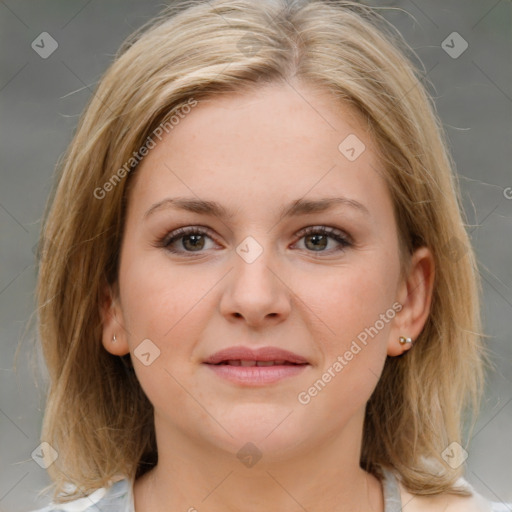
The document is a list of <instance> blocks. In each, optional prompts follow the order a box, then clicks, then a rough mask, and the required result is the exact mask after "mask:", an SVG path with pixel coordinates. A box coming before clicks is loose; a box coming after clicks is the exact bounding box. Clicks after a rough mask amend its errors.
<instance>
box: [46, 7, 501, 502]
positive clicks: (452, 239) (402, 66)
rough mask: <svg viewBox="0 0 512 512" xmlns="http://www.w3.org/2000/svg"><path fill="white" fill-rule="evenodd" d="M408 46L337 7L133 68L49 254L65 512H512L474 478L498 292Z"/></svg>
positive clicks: (155, 44)
mask: <svg viewBox="0 0 512 512" xmlns="http://www.w3.org/2000/svg"><path fill="white" fill-rule="evenodd" d="M399 45H400V42H399V40H398V39H395V38H394V36H393V35H392V34H391V33H388V31H387V29H386V28H385V26H384V24H382V22H381V20H380V19H379V18H378V17H377V16H376V15H374V14H373V13H372V12H371V11H370V10H369V9H367V8H364V7H362V6H360V5H358V4H352V3H348V2H347V3H345V2H343V3H341V2H327V1H319V0H314V1H311V2H289V1H284V0H282V1H266V2H250V1H249V0H213V1H211V2H201V1H199V2H198V1H194V2H190V1H189V2H181V3H180V4H179V5H178V6H176V7H174V8H172V9H168V10H166V11H164V12H163V14H162V15H161V16H160V17H159V18H158V19H156V20H154V21H153V22H152V23H151V24H150V25H149V26H148V27H144V29H143V30H142V31H140V32H139V33H137V34H135V35H134V37H132V38H131V39H130V40H128V41H127V42H126V44H125V45H123V47H122V48H121V50H120V52H119V55H118V56H117V58H116V60H115V62H114V63H113V64H112V66H111V67H110V68H109V70H108V71H107V73H106V74H105V76H104V77H103V79H102V80H101V83H100V85H99V87H98V90H97V92H96V94H95V95H94V96H93V98H92V99H91V102H90V104H89V105H88V107H87V110H86V112H85V114H84V116H83V118H82V121H81V123H80V125H79V128H78V131H77V133H76V135H75V138H74V140H73V142H72V144H71V146H70V148H69V151H68V153H67V155H66V158H65V161H64V164H63V166H62V172H61V175H60V177H59V180H58V185H57V188H56V191H55V195H54V197H53V199H52V201H51V207H50V209H49V211H48V214H47V218H46V222H45V226H44V232H43V236H42V251H41V264H40V275H39V288H38V299H39V302H40V310H39V311H40V332H41V339H42V344H43V350H44V355H45V359H46V362H47V366H48V370H49V373H50V379H51V386H50V390H49V397H48V404H47V409H46V413H45V418H44V424H43V432H42V439H43V440H44V441H45V442H47V443H49V447H48V448H49V449H48V450H46V456H51V457H52V463H51V464H50V465H49V467H48V471H49V474H50V476H51V477H52V479H53V480H54V484H55V492H54V501H55V503H54V504H52V505H49V506H48V507H47V508H46V509H43V510H46V511H49V510H96V508H99V509H102V510H107V509H108V510H123V511H124V510H132V511H133V510H136V511H137V512H146V511H152V512H153V511H160V510H189V511H194V510H210V511H217V510H247V509H250V510H251V511H260V510H290V511H292V510H308V511H315V510H340V511H348V510H365V511H369V510H373V511H379V512H382V511H384V512H389V511H395V510H402V509H403V510H406V511H407V512H415V511H421V510H454V511H455V510H464V511H469V510H472V511H473V510H474V511H477V510H479V511H480V510H494V511H498V510H506V508H503V507H504V506H505V505H504V504H501V505H500V504H498V503H491V502H489V501H488V500H486V499H485V498H483V497H482V496H480V495H478V494H477V493H476V492H474V490H473V489H471V487H470V486H469V484H468V483H467V482H466V480H465V479H464V478H463V463H464V460H465V458H466V457H467V451H466V449H465V448H464V446H465V447H466V448H468V445H467V443H466V442H465V440H463V439H462V434H461V430H462V424H463V423H462V419H463V414H464V412H465V410H466V408H469V407H472V411H473V412H476V410H477V408H478V403H479V389H480V388H481V383H482V379H483V370H484V363H485V361H486V356H485V351H484V348H483V345H482V342H481V339H480V336H479V332H480V319H479V302H478V281H477V278H478V273H477V270H476V264H475V259H474V255H473V252H472V250H471V247H470V244H469V240H468V237H467V234H466V232H465V229H464V219H463V217H462V213H461V211H462V209H461V207H460V196H459V191H458V186H457V182H456V179H455V175H454V173H453V172H452V168H451V162H450V158H449V156H448V154H447V150H446V147H445V143H444V140H443V135H442V130H441V128H440V123H439V121H438V119H437V117H436V115H435V114H434V111H433V107H432V105H431V101H430V99H429V98H428V96H427V94H426V92H425V89H424V88H423V86H422V85H421V83H420V82H419V80H418V78H417V76H416V73H415V71H414V69H413V67H412V65H411V64H410V63H409V61H408V60H407V58H406V57H405V56H404V54H403V53H401V52H400V50H399V49H397V48H398V46H399ZM468 449H469V448H468ZM48 454H50V455H48ZM70 500H73V501H72V503H67V504H66V502H69V501H70ZM66 507H68V508H66ZM108 507H111V508H108ZM500 507H501V508H500Z"/></svg>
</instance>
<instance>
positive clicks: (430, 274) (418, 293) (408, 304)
mask: <svg viewBox="0 0 512 512" xmlns="http://www.w3.org/2000/svg"><path fill="white" fill-rule="evenodd" d="M409 269H410V270H409V274H408V276H407V279H406V280H405V281H404V282H403V283H402V284H401V288H400V290H399V299H400V303H401V304H402V309H401V310H400V312H399V313H398V314H397V315H396V316H395V319H394V324H393V328H392V329H391V333H390V339H389V343H388V352H387V353H388V355H390V356H398V355H401V354H403V353H404V352H406V351H407V350H410V348H411V347H412V346H413V345H414V341H415V340H416V339H417V338H418V336H419V335H420V334H421V331H422V330H423V328H424V326H425V323H426V321H427V319H428V316H429V314H430V306H431V301H432V295H433V287H434V275H435V272H434V270H435V269H434V257H433V255H432V252H431V251H430V250H429V249H428V248H427V247H420V248H419V249H417V250H416V251H415V252H414V254H413V255H412V256H411V262H410V267H409Z"/></svg>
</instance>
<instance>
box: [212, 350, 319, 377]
mask: <svg viewBox="0 0 512 512" xmlns="http://www.w3.org/2000/svg"><path fill="white" fill-rule="evenodd" d="M233 360H245V361H285V362H286V363H287V364H283V365H273V366H232V365H229V364H219V363H222V362H223V361H233ZM203 364H205V366H206V367H207V368H209V369H210V370H212V371H213V372H214V373H215V374H216V375H217V376H218V377H221V378H223V379H226V380H228V381H230V382H233V383H235V384H238V385H241V386H264V385H266V384H272V383H275V382H278V381H281V380H283V379H286V378H289V377H293V376H296V375H299V374H300V373H302V372H303V371H304V370H305V369H306V368H307V367H308V366H310V364H309V363H308V361H307V360H306V359H305V358H304V357H302V356H300V355H298V354H294V353H293V352H290V351H288V350H283V349H280V348H277V347H262V348H259V349H251V348H248V347H243V346H237V347H230V348H227V349H224V350H220V351H219V352H215V354H212V355H211V356H210V357H209V358H208V359H207V360H206V361H204V363H203Z"/></svg>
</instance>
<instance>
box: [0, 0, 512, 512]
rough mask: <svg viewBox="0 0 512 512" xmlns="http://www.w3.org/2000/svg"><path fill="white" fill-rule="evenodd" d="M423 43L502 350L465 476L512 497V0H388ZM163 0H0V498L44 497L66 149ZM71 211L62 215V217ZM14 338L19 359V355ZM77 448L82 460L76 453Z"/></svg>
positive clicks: (1, 506) (492, 342)
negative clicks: (58, 215)
mask: <svg viewBox="0 0 512 512" xmlns="http://www.w3.org/2000/svg"><path fill="white" fill-rule="evenodd" d="M367 3H370V4H371V5H376V6H378V7H393V9H392V10H383V11H382V14H384V16H385V17H386V18H387V19H388V20H389V21H391V22H392V23H393V24H394V25H395V26H396V27H397V29H398V30H399V31H400V33H401V34H402V35H403V37H404V38H405V40H406V41H407V42H408V43H409V44H410V45H411V47H412V48H413V49H414V50H415V51H416V53H417V55H418V57H419V58H420V60H421V62H422V63H423V65H424V69H425V73H426V79H425V81H426V83H428V87H429V90H430V92H431V94H432V95H433V96H434V98H435V102H436V105H437V109H438V112H439V115H440V117H441V119H442V121H443V124H444V126H445V129H446V132H447V136H448V139H449V144H450V149H451V151H452V154H453V156H454V159H455V162H456V164H457V172H458V175H459V179H460V183H461V188H462V195H463V199H464V208H465V211H466V215H467V217H468V224H469V225H468V231H469V233H470V236H471V239H472V243H473V246H474V248H475V250H476V253H477V257H478V261H479V267H480V273H481V276H482V282H483V301H482V313H483V319H484V328H485V332H486V333H487V334H488V335H489V339H488V340H487V341H486V345H487V347H488V349H489V351H490V353H491V356H492V360H493V362H494V364H495V370H494V371H493V372H492V373H489V375H488V380H487V387H486V390H485V399H484V402H483V407H482V410H481V414H480V417H479V421H478V423H477V426H476V427H475V429H474V432H473V436H472V439H471V442H470V444H469V447H468V458H467V460H466V462H465V469H466V478H467V480H468V481H469V482H470V483H471V484H472V485H473V486H474V487H475V488H476V490H477V491H478V492H480V493H481V494H483V495H484V496H486V497H487V498H488V499H491V500H493V501H512V463H511V461H512V339H511V333H512V325H511V322H510V318H512V171H511V162H512V150H511V141H512V137H511V135H512V133H511V132H512V129H511V127H512V115H511V114H512V89H511V84H512V80H511V79H512V60H511V41H512V38H511V35H512V29H511V27H512V6H511V2H510V1H509V0H499V1H496V0H451V1H444V0H429V1H428V2H425V1H424V2H421V3H420V1H419V0H416V2H413V1H411V0H403V1H402V0H400V1H393V0H385V1H382V2H381V1H373V2H367ZM164 5H165V4H164V3H162V2H156V1H153V0H150V1H148V0H124V1H121V0H107V1H105V0H103V1H100V0H67V1H64V0H60V1H57V0H39V1H37V2H36V1H28V0H18V1H16V0H0V38H1V44H0V56H1V68H0V73H1V74H0V108H1V114H0V127H1V128H0V129H1V137H0V148H1V153H0V154H1V167H0V173H1V186H0V232H1V244H0V511H2V512H7V511H9V512H22V511H28V510H31V509H34V508H37V507H41V506H43V505H45V504H46V503H48V502H49V500H50V498H49V496H41V497H38V496H37V494H38V492H39V491H40V490H41V489H42V488H43V487H44V486H45V485H47V484H48V483H50V480H49V478H48V476H47V474H46V471H45V469H43V468H41V467H40V466H39V465H38V464H37V463H36V460H35V459H37V457H34V458H32V456H33V454H34V452H35V450H37V449H38V446H39V444H40V442H41V440H40V429H41V422H42V416H43V411H44V404H45V380H44V378H45V370H44V364H43V363H42V361H41V359H40V357H39V356H38V353H37V351H36V349H35V348H34V347H35V331H34V328H33V326H32V327H31V326H30V324H29V323H28V322H29V320H30V319H31V318H32V319H33V317H34V314H35V313H34V312H35V302H34V288H35V283H36V275H37V268H36V265H35V254H34V253H35V246H36V243H37V240H38V233H39V229H40V222H41V217H42V214H43V210H44V206H45V202H46V199H47V197H48V194H49V193H50V190H51V185H52V176H53V173H54V168H55V164H56V162H57V160H58V159H59V156H60V155H61V154H62V153H63V152H64V150H65V148H66V147H67V145H68V144H69V142H70V141H71V138H72V135H73V133H74V131H75V129H76V126H77V122H78V119H79V115H80V113H81V111H82V109H83V108H84V106H85V104H86V102H87V101H88V99H89V98H90V96H91V94H92V93H93V91H94V90H95V87H96V84H97V82H98V80H99V78H100V76H101V75H102V74H103V72H104V71H105V70H106V68H107V67H108V65H109V64H110V63H111V62H112V59H113V55H114V53H115V52H116V51H117V49H118V47H119V45H120V44H121V42H122V41H123V40H124V39H125V37H127V36H128V35H129V34H130V33H131V32H132V31H134V30H135V29H137V28H138V27H139V26H141V25H142V24H143V23H145V22H146V21H148V20H149V19H150V18H151V17H153V16H154V15H156V14H157V13H158V12H159V11H160V9H161V8H162V7H163V6H164ZM63 221H65V219H63ZM17 349H18V354H17V359H15V355H16V351H17ZM77 462H78V461H77Z"/></svg>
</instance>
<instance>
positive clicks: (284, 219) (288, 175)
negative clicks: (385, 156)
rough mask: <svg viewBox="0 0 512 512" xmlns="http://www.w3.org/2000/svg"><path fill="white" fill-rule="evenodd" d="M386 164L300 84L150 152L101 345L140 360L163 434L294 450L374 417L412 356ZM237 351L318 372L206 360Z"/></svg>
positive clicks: (361, 134)
mask: <svg viewBox="0 0 512 512" xmlns="http://www.w3.org/2000/svg"><path fill="white" fill-rule="evenodd" d="M296 91H297V92H296ZM299 92H300V94H299ZM347 137H348V139H347ZM363 144H364V146H363ZM380 169H381V166H380V163H379V162H378V160H377V159H376V156H375V152H374V149H373V145H372V141H371V140H370V138H369V136H368V133H367V131H366V128H365V125H364V124H363V123H362V122H361V120H360V118H359V117H358V115H357V113H355V112H354V111H353V110H351V109H350V108H349V107H347V106H341V105H339V104H338V103H335V102H334V100H333V99H332V97H330V96H329V95H328V93H326V92H321V91H319V90H316V89H313V88H311V87H309V86H306V85H304V84H302V85H297V87H296V90H294V89H292V88H290V87H289V86H288V85H286V86H282V85H272V86H270V85H269V86H266V87H264V88H260V89H258V90H256V91H253V92H250V93H249V92H247V93H240V94H234V95H231V96H229V97H228V96H226V97H222V98H218V97H217V98H212V99H210V100H208V101H201V102H200V103H199V104H198V106H196V107H195V108H193V109H192V111H191V112H190V113H189V114H188V115H187V116H186V117H184V118H183V119H182V120H181V121H180V122H179V124H178V125H176V126H174V128H173V130H172V131H170V132H169V134H168V135H166V136H165V137H164V138H163V139H162V141H161V142H159V143H158V144H157V145H156V147H154V148H153V149H151V151H150V152H149V154H148V155H147V156H146V157H145V158H144V160H143V161H142V163H141V165H140V167H139V168H138V170H137V175H136V176H133V178H134V179H135V178H136V179H135V182H134V183H133V184H132V185H133V187H132V189H131V193H130V197H129V204H128V211H127V218H126V224H125V231H124V235H123V242H122V247H121V259H120V269H119V283H118V284H119V296H118V297H117V301H115V305H114V306H113V307H112V310H111V311H112V314H110V315H109V314H106V320H105V323H104V345H105V347H106V348H107V350H109V351H110V352H112V353H116V354H119V355H121V354H123V353H127V352H128V351H130V353H131V357H132V361H133V365H134V368H135V371H136V375H137V378H138V380H139V382H140V384H141V386H142V388H143V389H144V391H145V393H146V395H147V396H148V398H149V400H150V401H151V402H152V404H153V405H154V408H155V425H156V429H157V432H158V431H160V432H163V431H165V432H168V433H169V435H174V436H175V437H179V436H181V437H182V438H187V439H194V441H195V442H196V443H197V442H200V443H203V444H210V445H215V446H217V447H220V448H222V449H223V450H228V451H230V452H235V453H236V452H237V451H238V450H239V449H240V447H241V446H243V445H244V444H245V443H246V442H248V441H252V442H254V443H257V444H258V443H259V445H258V446H259V447H260V448H261V449H266V450H268V453H275V454H281V455H282V453H284V452H285V451H286V450H293V449H296V447H298V446H301V447H302V448H303V449H304V448H305V447H308V446H309V447H312V446H314V445H315V443H319V442H321V441H322V439H325V438H326V436H332V435H333V434H334V433H336V432H339V431H341V430H342V429H343V428H345V427H347V426H348V425H349V424H350V423H351V420H353V419H354V418H359V419H361V418H362V414H363V411H364V407H365V404H366V402H367V401H368V399H369V398H370V395H371V394H372V391H373V390H374V388H375V386H376V384H377V382H378V379H379V376H380V374H381V371H382V367H383V365H384V362H385V359H386V356H387V355H399V354H400V353H402V352H403V351H404V350H406V348H400V347H401V346H400V345H399V343H398V341H397V340H398V336H400V335H403V334H404V333H403V331H402V327H403V326H404V321H405V320H404V319H405V317H406V315H405V313H404V312H405V311H406V310H407V309H406V308H405V307H404V308H403V307H402V306H403V304H402V302H401V301H403V302H405V298H406V295H404V294H406V288H405V285H404V284H403V283H401V282H400V280H399V272H400V267H399V253H398V235H397V228H396V223H395V219H394V216H393V205H392V202H391V198H390V195H389V192H388V190H387V188H386V185H385V183H384V180H383V178H382V176H381V173H380ZM178 198H180V199H181V200H187V201H189V203H188V204H189V206H188V208H185V207H183V203H182V205H181V207H180V205H179V204H178V203H177V202H172V201H170V199H174V200H176V199H178ZM299 199H300V200H301V201H302V202H301V203H299V204H300V205H301V207H300V208H299V207H298V204H297V200H299ZM325 200H334V201H333V202H332V203H331V204H330V206H329V207H327V208H326V206H327V204H328V202H327V201H325ZM191 201H194V202H195V208H194V207H193V203H190V202H191ZM200 201H208V202H210V203H209V204H210V206H211V204H212V203H214V202H215V203H217V204H218V206H219V208H220V209H221V210H220V211H214V212H213V213H212V212H211V211H208V209H207V208H204V205H203V207H202V208H199V204H200V203H199V202H200ZM320 201H324V202H323V203H322V202H320ZM207 204H208V203H207ZM191 205H192V206H191ZM294 205H295V209H294V210H291V211H290V208H291V207H292V206H294ZM308 205H309V207H308ZM315 205H316V206H315ZM322 205H323V206H324V207H323V208H322V207H321V206H322ZM194 209H195V210H196V211H194ZM400 309H402V311H401V312H400V313H398V311H400ZM407 318H409V317H407ZM400 319H401V320H400ZM420 320H421V319H420ZM400 322H402V323H401V324H400ZM420 323H421V322H420ZM409 327H411V328H414V329H416V332H415V333H413V332H412V331H409V332H407V333H406V334H407V335H408V336H411V335H413V334H416V333H418V332H419V330H420V329H421V326H420V325H419V324H418V325H416V324H415V325H412V324H411V325H410V326H409ZM114 333H115V334H116V337H117V339H118V341H117V344H116V345H115V346H114V345H113V344H112V343H111V338H112V335H113V334H114ZM240 346H242V347H245V348H248V349H252V350H254V351H255V352H256V353H257V354H259V356H262V354H265V350H263V351H260V352H258V350H259V349H261V348H263V347H272V348H274V349H282V350H287V351H289V352H292V353H293V354H295V355H296V356H299V357H300V358H301V360H302V361H303V362H304V361H305V364H301V365H291V364H289V363H290V362H292V361H289V360H286V358H285V357H284V356H282V354H279V353H275V354H272V353H271V352H269V353H270V354H271V356H272V357H271V359H272V360H274V361H276V360H277V361H278V362H281V361H279V360H286V361H287V362H286V363H285V364H278V365H275V367H262V366H260V365H259V364H258V365H257V366H256V367H254V366H251V367H250V368H245V367H240V366H237V365H238V364H239V363H237V362H235V361H236V360H241V359H242V357H246V360H249V358H250V354H249V355H248V356H240V355H239V354H236V353H235V354H231V355H230V354H228V355H226V356H225V357H224V359H223V361H225V360H231V361H232V362H231V363H230V364H218V365H213V364H206V363H205V361H207V360H208V359H209V358H210V357H211V356H212V355H213V354H215V353H216V352H218V351H221V350H224V349H228V348H231V347H240ZM267 355H268V353H267ZM269 357H270V356H269ZM290 357H291V356H290ZM253 359H254V360H256V359H257V357H255V358H253ZM243 364H245V363H243ZM248 364H253V363H248ZM267 364H269V363H268V362H267ZM319 380H320V381H321V384H319V383H318V381H319ZM315 383H317V384H316V387H315ZM177 412H179V414H177ZM284 418H286V419H284ZM283 420H284V421H283ZM360 427H361V424H359V428H360ZM270 432H272V434H271V435H269V433H270Z"/></svg>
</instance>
